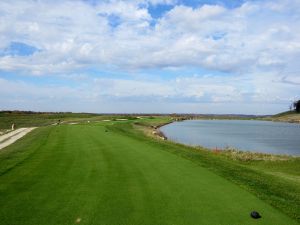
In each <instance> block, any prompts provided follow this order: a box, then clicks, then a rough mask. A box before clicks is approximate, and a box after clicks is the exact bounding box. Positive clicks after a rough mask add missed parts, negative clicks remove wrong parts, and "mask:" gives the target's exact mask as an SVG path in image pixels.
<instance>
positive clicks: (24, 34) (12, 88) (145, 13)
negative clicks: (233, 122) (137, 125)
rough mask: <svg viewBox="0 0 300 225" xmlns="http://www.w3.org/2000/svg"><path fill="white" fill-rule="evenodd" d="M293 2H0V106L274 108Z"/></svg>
mask: <svg viewBox="0 0 300 225" xmlns="http://www.w3.org/2000/svg"><path fill="white" fill-rule="evenodd" d="M297 99H300V1H299V0H271V1H268V0H266V1H263V0H259V1H254V0H248V1H247V0H126V1H119V0H102V1H100V0H52V1H47V0H26V1H25V0H24V1H21V0H15V1H11V0H1V1H0V110H33V111H56V112H57V111H72V112H95V113H214V114H257V115H262V114H275V113H279V112H282V111H286V110H288V109H289V106H290V105H291V103H292V102H293V101H295V100H297Z"/></svg>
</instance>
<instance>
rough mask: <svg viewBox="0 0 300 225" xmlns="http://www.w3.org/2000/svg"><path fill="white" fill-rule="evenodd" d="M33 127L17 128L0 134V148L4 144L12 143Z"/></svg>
mask: <svg viewBox="0 0 300 225" xmlns="http://www.w3.org/2000/svg"><path fill="white" fill-rule="evenodd" d="M35 128H36V127H29V128H19V129H17V130H15V131H12V132H9V133H8V134H4V135H2V136H0V149H2V148H5V147H6V146H8V145H10V144H12V143H14V142H15V141H17V140H18V139H20V138H21V137H23V136H25V135H26V134H27V133H29V132H30V131H32V130H34V129H35Z"/></svg>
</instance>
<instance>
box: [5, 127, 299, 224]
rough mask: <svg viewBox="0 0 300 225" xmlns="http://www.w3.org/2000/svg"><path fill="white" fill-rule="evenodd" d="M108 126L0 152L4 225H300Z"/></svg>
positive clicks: (59, 133) (65, 132) (40, 132)
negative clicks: (254, 214)
mask: <svg viewBox="0 0 300 225" xmlns="http://www.w3.org/2000/svg"><path fill="white" fill-rule="evenodd" d="M119 123H122V122H119ZM104 124H105V123H104V122H103V123H98V124H97V123H95V124H89V125H87V124H86V125H61V126H51V127H43V128H38V129H36V130H34V131H33V132H32V133H30V134H28V135H27V136H26V137H25V138H23V139H22V140H19V141H18V142H16V143H15V144H13V145H11V146H9V147H8V148H6V149H4V150H2V151H1V152H0V224H1V225H4V224H5V225H27V224H31V225H47V224H51V225H52V224H53V225H68V224H89V225H93V224H95V225H96V224H97V225H98V224H99V225H145V224H149V225H177V224H178V225H186V224H191V225H198V224H203V225H247V224H270V225H281V224H282V225H293V224H298V223H297V222H296V221H294V220H292V219H291V218H290V217H288V216H286V215H285V214H283V213H281V212H280V211H279V210H277V209H274V208H273V207H271V206H270V205H268V204H267V203H265V202H264V201H262V200H260V199H258V198H257V197H255V196H254V195H252V194H250V193H249V192H247V191H246V190H244V189H242V188H241V187H239V186H237V185H235V184H233V183H232V182H230V181H228V180H226V179H224V178H222V177H220V176H218V175H216V174H214V173H213V172H211V171H209V170H208V169H206V168H204V167H201V166H199V165H197V164H196V163H194V162H192V161H190V160H188V159H185V158H183V157H180V156H179V155H177V154H173V153H171V152H169V151H165V150H164V145H158V144H157V143H156V144H155V143H154V142H151V141H143V139H142V138H135V137H133V136H130V135H122V133H120V132H117V131H115V129H109V128H106V127H105V125H104ZM252 210H257V211H258V212H260V213H261V214H262V218H261V219H259V220H254V219H252V218H251V217H250V215H249V214H250V212H251V211H252Z"/></svg>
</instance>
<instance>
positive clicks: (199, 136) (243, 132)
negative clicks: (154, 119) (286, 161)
mask: <svg viewBox="0 0 300 225" xmlns="http://www.w3.org/2000/svg"><path fill="white" fill-rule="evenodd" d="M160 130H161V131H162V132H163V133H164V134H165V135H166V136H167V137H168V139H170V140H173V141H176V142H179V143H183V144H188V145H201V146H204V147H208V148H216V147H217V148H226V147H231V148H237V149H240V150H247V151H254V152H265V153H274V154H289V155H297V156H299V155H300V124H291V123H278V122H270V121H254V120H186V121H181V122H175V123H171V124H168V125H166V126H163V127H161V128H160Z"/></svg>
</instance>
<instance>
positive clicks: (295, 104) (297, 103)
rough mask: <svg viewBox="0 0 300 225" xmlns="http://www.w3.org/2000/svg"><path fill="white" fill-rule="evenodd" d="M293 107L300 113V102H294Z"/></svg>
mask: <svg viewBox="0 0 300 225" xmlns="http://www.w3.org/2000/svg"><path fill="white" fill-rule="evenodd" d="M293 107H294V110H295V111H296V112H297V113H300V100H297V101H294V103H293Z"/></svg>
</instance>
